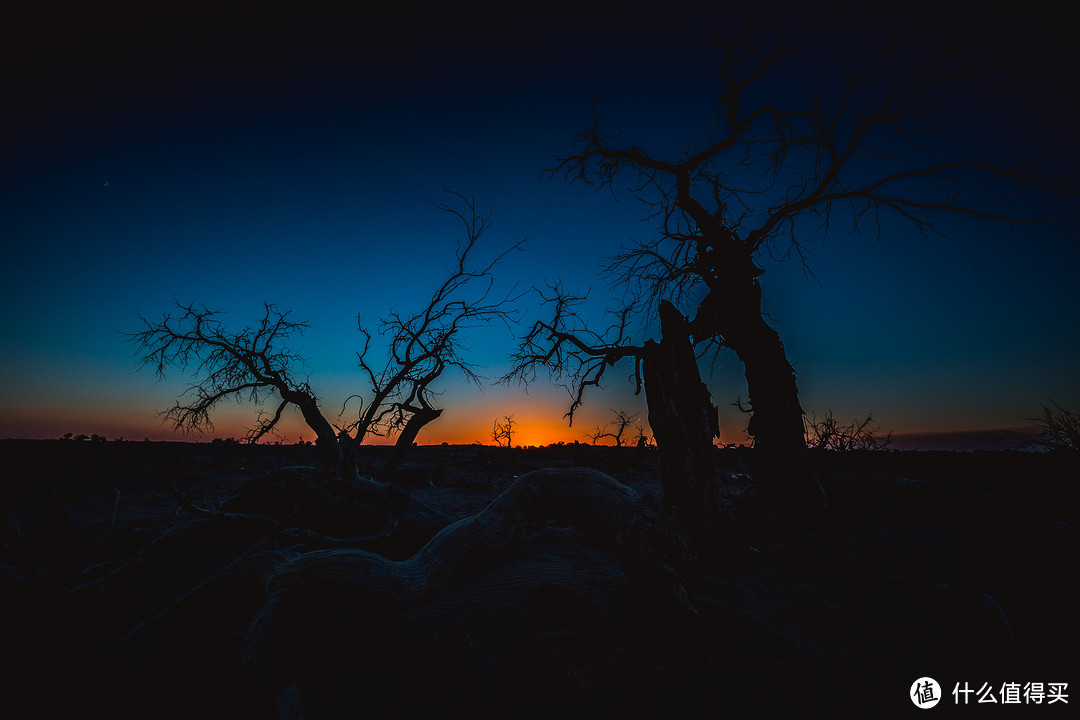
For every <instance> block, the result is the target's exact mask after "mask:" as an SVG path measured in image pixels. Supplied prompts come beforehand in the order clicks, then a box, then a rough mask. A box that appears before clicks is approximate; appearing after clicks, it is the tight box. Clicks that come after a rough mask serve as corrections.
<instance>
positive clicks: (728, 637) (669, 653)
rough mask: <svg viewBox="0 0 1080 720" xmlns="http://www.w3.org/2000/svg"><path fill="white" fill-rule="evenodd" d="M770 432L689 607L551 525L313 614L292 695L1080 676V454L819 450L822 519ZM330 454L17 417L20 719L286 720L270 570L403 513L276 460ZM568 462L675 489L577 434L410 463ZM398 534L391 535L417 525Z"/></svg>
mask: <svg viewBox="0 0 1080 720" xmlns="http://www.w3.org/2000/svg"><path fill="white" fill-rule="evenodd" d="M387 450H388V449H387V448H379V447H372V448H365V449H364V451H363V452H364V453H365V454H364V455H363V456H362V458H361V463H362V464H365V463H366V464H367V466H368V467H370V468H372V469H376V468H378V466H379V465H380V463H381V462H382V460H383V458H384V457H385V455H386V452H387ZM748 452H749V451H747V450H745V449H717V451H716V460H717V467H718V474H719V476H720V479H721V481H722V483H723V487H724V494H725V499H726V503H727V507H728V510H729V511H730V515H731V517H732V527H731V531H730V535H731V538H730V541H729V542H727V543H725V545H724V546H723V547H721V548H714V549H712V551H711V552H706V553H703V554H702V555H703V557H705V558H706V559H703V560H702V562H701V564H700V566H699V568H698V569H697V572H696V574H695V576H694V577H692V578H691V579H690V591H689V593H690V594H689V598H690V602H691V603H692V606H693V611H694V612H693V613H692V614H689V615H680V614H677V613H670V612H667V611H665V610H664V609H663V608H659V607H658V606H657V605H656V604H655V603H654V602H652V601H651V600H650V599H649V598H648V597H647V596H646V595H647V593H642V592H641V590H642V588H641V587H639V586H638V585H636V584H635V583H634V582H631V581H630V579H628V577H627V575H626V573H625V572H624V571H623V569H622V566H621V565H620V561H619V559H618V558H617V557H615V555H614V554H613V553H612V552H611V551H610V550H609V549H607V548H605V547H603V546H602V545H601V544H598V543H596V542H594V541H593V540H591V539H590V538H589V537H587V536H586V535H584V534H582V533H581V532H579V531H578V530H576V529H575V528H573V527H569V526H567V525H565V524H561V523H559V522H539V523H532V524H529V525H528V526H524V527H523V528H522V531H521V535H520V538H518V539H517V541H516V542H515V543H514V544H513V546H512V547H510V548H509V549H508V550H506V551H504V552H501V553H498V554H497V556H495V557H492V558H486V559H485V560H484V561H483V562H476V563H464V564H462V565H461V566H459V567H458V568H456V570H455V572H454V573H453V574H452V576H451V577H450V578H449V580H448V581H447V582H446V584H445V586H444V587H442V588H441V590H440V591H439V592H438V593H437V594H436V595H435V597H433V598H431V599H429V600H427V601H425V602H423V603H421V604H419V605H414V606H410V607H407V608H403V609H402V608H395V607H387V608H382V609H381V610H379V611H378V612H365V613H363V614H361V615H360V616H357V617H355V618H351V617H350V616H349V615H348V608H345V609H341V608H339V609H338V610H342V612H337V611H335V612H333V613H329V612H328V613H326V614H322V613H321V611H313V612H312V617H311V618H310V623H309V624H307V625H305V628H306V629H305V631H304V636H303V637H302V638H300V639H298V640H297V641H296V644H295V647H296V652H295V657H291V658H290V659H289V663H290V667H291V668H292V670H291V672H292V673H293V675H292V677H293V679H294V681H295V683H296V687H299V688H301V691H302V693H303V704H302V706H301V705H297V707H303V708H304V709H305V712H306V714H307V715H308V716H309V717H311V718H345V717H349V718H352V717H361V716H370V717H432V716H436V715H439V716H449V717H470V718H474V717H515V718H520V717H553V716H554V717H563V718H567V717H573V718H576V717H581V718H584V717H590V718H592V717H597V716H605V717H632V718H691V717H781V716H782V717H805V716H864V717H870V716H873V717H891V716H898V715H901V714H905V715H906V714H909V713H912V712H918V710H917V708H916V707H915V706H914V705H913V704H912V702H911V700H910V699H909V697H908V696H909V692H910V687H911V685H912V683H913V682H914V681H915V680H916V679H917V678H920V677H923V676H929V677H933V678H935V679H937V680H938V681H939V682H940V684H941V687H942V693H943V694H944V695H945V697H944V698H943V700H942V702H941V703H940V704H939V705H938V707H937V708H935V710H934V712H937V713H939V714H950V713H956V712H957V711H964V710H965V708H963V707H957V705H956V703H955V702H954V698H953V696H952V695H951V691H952V689H953V688H954V685H955V684H956V683H960V684H963V683H965V682H966V683H968V684H970V686H971V687H972V688H973V689H977V688H979V687H981V686H983V685H984V683H988V684H990V685H991V686H993V687H994V688H1001V687H1002V685H1003V684H1004V683H1020V684H1024V683H1029V682H1041V683H1070V685H1069V688H1071V689H1073V690H1075V689H1076V687H1077V685H1076V681H1077V679H1078V677H1077V670H1078V663H1077V660H1076V648H1077V642H1078V640H1080V624H1078V621H1077V613H1076V597H1077V594H1076V590H1075V587H1076V585H1075V573H1076V558H1077V557H1078V550H1080V504H1078V499H1080V480H1078V479H1080V463H1078V462H1077V459H1076V458H1075V457H1073V456H1067V455H1061V454H1036V453H1023V452H1013V451H1000V452H971V453H959V452H899V451H897V452H868V453H861V454H860V453H845V454H822V455H821V456H820V457H818V458H817V461H816V462H817V464H818V475H819V478H820V479H821V481H822V484H823V486H824V487H825V489H826V491H827V492H828V497H829V509H828V513H827V515H826V516H825V518H823V519H820V520H818V521H815V522H813V523H800V522H795V521H784V520H781V519H778V518H776V517H775V516H773V515H772V514H771V513H770V512H769V508H768V505H767V503H765V501H764V498H762V497H761V495H760V493H758V491H757V490H756V488H755V486H754V484H753V481H752V478H750V477H749V476H748V471H747V460H748ZM315 461H316V458H315V450H314V448H312V447H311V446H299V445H258V446H245V445H239V444H236V443H232V442H214V443H156V442H131V441H127V442H117V441H109V442H90V441H83V442H77V441H73V440H67V441H64V440H55V441H45V440H41V441H29V440H27V441H22V440H7V441H0V462H2V467H3V468H4V471H3V473H2V480H0V584H2V587H0V604H2V609H3V613H2V615H0V617H2V618H3V623H4V630H3V638H4V640H3V655H4V658H5V663H4V665H5V666H6V668H7V669H6V670H4V671H3V676H2V677H3V681H2V684H3V686H4V687H3V698H4V700H3V702H4V707H5V708H6V709H7V710H8V711H10V712H8V711H5V712H4V713H3V715H4V716H6V717H12V718H23V717H25V718H31V717H73V716H76V715H75V713H79V714H80V715H81V714H83V713H89V712H93V713H99V714H103V715H105V716H107V717H140V718H151V717H152V718H162V717H185V718H191V717H207V718H210V717H222V718H248V717H251V718H262V717H265V718H270V717H275V712H276V711H275V706H274V701H273V700H272V699H271V698H269V697H268V695H267V693H266V692H265V688H262V687H261V686H260V680H259V678H257V677H255V678H253V677H252V676H251V673H250V669H248V670H245V664H244V661H243V657H244V655H243V648H244V646H245V642H247V641H248V639H249V635H248V628H249V624H250V623H251V620H252V618H253V617H254V616H255V614H256V613H257V612H259V610H260V607H262V606H263V604H264V602H266V598H267V578H268V577H270V576H272V574H273V571H274V568H275V567H278V566H279V565H280V563H281V562H282V558H290V557H295V556H296V555H297V554H299V553H303V552H306V551H309V550H312V549H315V548H319V547H327V546H328V545H333V544H334V543H335V542H338V541H341V542H347V541H348V539H349V538H352V537H359V536H365V535H366V536H370V535H371V534H372V533H375V532H376V531H378V529H379V528H378V527H377V525H378V523H377V521H376V519H371V518H368V519H367V520H365V519H364V515H363V512H362V509H360V510H357V509H356V508H352V507H345V505H347V503H345V504H344V505H343V506H342V507H340V508H339V510H340V512H338V511H336V510H335V513H336V514H334V513H330V514H329V515H323V516H320V518H321V519H312V518H313V517H314V516H308V517H307V519H305V517H304V516H302V515H298V514H297V512H296V508H297V507H299V506H300V504H301V501H300V500H298V499H297V498H299V497H301V496H302V494H303V493H305V492H306V493H309V494H310V493H312V492H315V490H316V489H318V488H314V486H313V485H311V484H310V483H312V482H315V481H313V480H311V477H312V476H310V475H307V476H305V475H303V474H302V473H300V477H306V478H307V480H306V482H308V483H309V484H308V485H307V486H305V487H298V486H297V485H296V484H295V482H294V480H295V478H294V479H293V480H289V481H288V482H286V481H285V480H283V478H290V477H293V476H291V475H290V474H289V473H290V472H292V471H288V470H285V471H283V470H282V468H290V467H296V466H310V465H313V464H315ZM546 467H561V468H570V467H591V468H596V469H598V470H601V471H602V472H604V473H607V474H608V475H610V476H612V477H613V478H615V479H616V480H617V481H619V482H620V483H622V484H624V485H626V486H628V487H629V488H631V489H632V490H633V491H635V492H637V493H642V494H645V495H652V496H656V497H659V495H660V486H659V480H658V476H657V473H658V458H657V456H656V450H655V449H654V448H636V447H635V448H611V447H594V446H588V445H576V444H575V445H563V446H555V447H547V448H505V447H486V446H485V447H482V446H420V447H416V448H414V451H413V452H412V454H411V456H410V458H409V460H408V462H407V463H406V465H405V466H404V468H403V469H402V471H401V472H400V473H399V475H398V479H397V483H398V484H400V485H401V486H402V487H403V488H404V489H405V490H406V493H405V494H404V495H405V496H406V497H407V498H408V499H409V501H410V502H413V501H414V502H416V503H419V504H421V505H423V506H425V507H427V508H430V509H432V510H434V511H437V512H438V513H441V514H442V515H443V516H445V518H446V520H447V521H448V522H451V521H455V520H459V519H461V518H465V517H467V516H470V515H472V514H474V513H477V512H479V511H480V510H482V509H483V508H484V507H485V506H486V505H487V504H488V503H489V502H491V501H492V500H493V499H494V498H495V497H496V496H498V495H499V493H500V492H501V491H503V490H505V489H506V488H507V487H509V486H511V485H512V484H513V483H514V482H515V479H516V478H518V477H519V476H521V475H523V474H525V473H527V472H529V471H531V470H534V469H538V468H546ZM294 475H296V474H295V473H294ZM290 483H293V484H292V485H290ZM301 484H302V483H301ZM313 488H314V489H313ZM318 492H321V493H322V494H323V496H325V497H329V501H330V505H333V504H334V502H337V501H338V500H341V498H338V497H333V496H332V493H330V495H329V496H328V495H327V493H328V492H330V491H328V490H326V489H325V488H323V489H318ZM335 507H337V506H335ZM275 518H276V519H275ZM316 520H317V521H316ZM320 523H321V524H320ZM365 523H366V525H365ZM403 542H404V543H405V544H404V545H403V546H400V547H397V548H396V549H395V550H394V553H396V554H397V555H399V556H400V557H398V558H392V559H401V558H405V557H408V556H409V555H410V554H411V553H412V552H414V551H415V550H417V549H419V547H420V545H422V544H423V538H420V539H417V540H416V541H415V543H414V545H415V547H409V546H408V544H409V542H408V541H403ZM275 563H276V564H275ZM342 618H348V619H346V620H343V619H342ZM975 701H976V698H975V697H974V696H972V697H971V698H970V702H971V703H972V704H973V705H974V703H975ZM1075 702H1076V700H1074V699H1073V698H1071V697H1070V698H1069V703H1068V704H1065V703H1062V702H1058V703H1055V704H1054V705H1053V706H1050V705H1048V704H1046V703H1044V706H1043V707H1040V708H1038V709H1037V714H1036V712H1035V710H1036V709H1035V708H1029V709H1028V710H1027V712H1028V713H1030V714H1029V715H1028V716H1030V717H1035V716H1037V717H1042V716H1044V715H1047V716H1049V715H1055V714H1056V715H1062V714H1064V713H1065V712H1067V708H1068V707H1069V706H1070V705H1073V704H1075ZM996 707H997V709H998V710H999V711H1008V710H1012V711H1014V713H1013V714H1015V715H1017V716H1020V714H1021V713H1023V712H1024V711H1021V710H1019V708H1010V707H1005V706H1002V705H1001V704H999V705H997V706H996ZM966 710H968V711H970V713H971V714H977V715H979V716H982V715H985V714H987V713H989V712H992V711H991V710H990V709H989V706H987V705H974V706H973V707H968V708H966Z"/></svg>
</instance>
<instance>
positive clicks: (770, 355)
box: [512, 33, 1074, 513]
mask: <svg viewBox="0 0 1080 720" xmlns="http://www.w3.org/2000/svg"><path fill="white" fill-rule="evenodd" d="M715 44H716V47H717V48H718V50H719V52H720V63H719V65H720V67H719V74H718V76H719V79H720V84H721V89H720V93H719V97H718V99H717V100H718V102H717V106H716V107H717V113H716V114H715V115H714V116H713V117H712V118H711V119H710V121H709V123H708V125H707V128H708V135H707V136H706V137H705V139H704V141H703V142H701V143H699V144H697V145H689V146H688V147H687V149H686V150H685V151H683V152H681V153H679V154H677V155H676V156H674V157H668V158H664V157H660V156H657V155H654V154H651V153H650V152H649V151H648V150H646V149H645V148H643V147H640V146H638V145H635V144H633V143H624V142H622V141H621V140H620V139H619V137H618V136H616V135H610V134H606V133H605V132H603V131H602V130H601V129H600V122H599V119H598V116H597V110H596V107H595V106H594V108H593V114H592V118H593V122H592V125H591V126H590V127H588V128H587V129H586V130H584V131H583V132H581V133H580V134H579V135H578V136H577V138H576V141H575V147H574V149H573V152H572V153H571V154H569V155H567V156H566V157H563V158H560V159H559V160H558V163H557V165H556V167H555V168H553V169H552V171H551V172H552V173H553V174H556V175H562V176H564V177H566V178H568V179H569V180H570V181H571V182H574V181H580V182H583V183H585V184H588V185H591V186H594V187H597V188H606V189H610V190H611V191H612V192H614V191H615V189H616V188H615V186H616V183H617V182H621V181H624V180H625V181H626V182H627V185H628V188H629V192H630V193H631V194H632V195H633V196H634V197H636V198H637V199H639V200H640V201H642V202H643V203H645V205H646V206H647V207H648V208H649V216H650V217H651V218H653V219H654V220H655V222H656V225H657V230H658V232H657V234H656V236H655V237H654V238H652V239H649V240H646V241H641V242H636V243H633V244H631V245H630V246H627V247H624V249H623V250H622V251H621V252H620V253H619V254H618V255H617V256H616V257H614V258H612V259H611V261H610V263H609V265H608V268H607V271H608V273H609V277H610V278H611V280H612V282H613V285H615V286H618V287H621V288H623V289H624V291H625V292H626V293H627V296H628V297H630V298H632V302H629V303H625V304H624V306H623V307H622V308H620V309H619V310H617V311H616V312H615V317H616V318H617V322H616V323H615V324H614V325H613V326H612V327H611V328H608V330H607V331H606V332H601V333H592V332H589V330H588V327H587V324H586V323H584V322H582V321H581V318H579V317H577V316H576V315H575V314H574V312H573V309H574V303H575V301H577V300H579V298H574V297H573V296H571V295H569V294H567V293H565V292H562V291H561V288H555V291H554V292H553V293H549V294H546V295H543V300H544V302H545V303H547V304H548V305H549V306H550V307H552V308H554V313H553V316H552V319H551V320H550V321H545V322H541V323H537V324H535V325H534V326H533V329H532V331H531V332H530V333H529V334H528V335H526V336H525V337H524V338H523V341H522V345H521V348H520V350H519V352H518V354H517V356H516V360H517V363H516V365H515V368H514V371H513V373H512V375H513V376H514V377H517V378H519V379H522V380H525V381H528V380H530V379H531V377H532V376H531V374H532V373H534V372H535V369H536V368H537V367H545V368H547V369H548V370H552V371H554V373H555V375H556V376H557V377H562V378H563V379H564V380H568V381H569V385H570V388H571V395H572V398H573V400H572V404H571V408H570V413H568V414H569V415H570V416H571V417H572V413H573V411H574V410H575V409H576V408H577V407H578V406H580V404H581V402H582V398H583V393H584V391H585V390H586V389H587V388H588V387H593V386H598V385H599V381H600V379H601V377H602V376H603V374H604V372H605V371H606V369H607V368H608V367H610V366H612V365H614V364H615V363H616V362H618V361H619V360H622V359H625V358H627V357H633V358H634V359H635V362H636V368H635V375H636V377H637V378H638V379H639V380H640V379H642V378H643V375H644V376H645V386H646V391H648V384H649V383H648V378H647V376H648V374H649V371H648V365H649V353H648V352H647V351H648V348H649V344H648V343H649V342H650V341H646V342H635V341H634V340H633V339H632V337H631V335H632V333H631V332H629V321H630V320H632V319H634V320H640V319H641V318H640V317H639V316H641V315H642V314H644V315H645V316H647V317H654V315H653V313H656V314H658V315H659V316H660V318H661V321H662V322H661V325H663V320H664V316H665V315H667V317H668V318H669V323H668V324H669V326H671V327H676V326H678V327H680V328H681V326H682V322H681V321H680V319H681V320H682V321H686V322H687V323H688V327H689V337H688V339H687V340H686V341H684V340H683V339H681V337H677V336H672V337H670V338H669V337H667V332H668V331H667V330H665V329H664V328H663V327H661V334H662V336H664V337H665V340H670V341H671V343H672V347H674V346H676V345H680V344H682V343H683V342H688V343H691V344H692V345H693V346H694V347H695V348H696V350H697V352H698V353H699V354H700V355H702V356H703V355H704V354H706V353H707V352H709V351H710V350H711V351H713V352H719V351H720V350H726V349H730V350H732V351H734V352H735V354H736V355H737V356H738V358H739V359H740V360H741V361H742V363H743V365H744V368H745V376H746V382H747V388H748V391H749V404H750V407H749V410H750V412H751V417H750V422H749V427H748V430H747V431H748V433H749V434H750V435H751V436H752V437H753V439H754V449H755V451H754V466H753V474H754V477H755V479H756V480H757V481H758V482H760V483H761V484H762V485H764V486H765V487H766V488H768V489H769V490H770V491H771V493H772V495H773V497H774V500H775V501H776V502H777V504H778V505H779V506H781V508H782V509H783V508H786V509H789V510H791V511H793V512H799V513H802V512H808V511H813V509H815V508H823V507H824V504H825V497H824V493H823V492H822V490H821V488H820V485H819V484H818V483H817V481H816V479H815V478H814V477H813V475H812V473H811V472H810V471H809V467H808V463H807V458H806V452H807V450H806V443H805V437H804V427H803V414H804V413H803V409H802V406H801V405H800V402H799V392H798V386H797V383H796V379H795V372H794V370H793V369H792V366H791V363H790V362H789V360H788V357H787V353H786V351H785V349H784V344H783V342H782V341H781V339H780V336H779V334H778V333H777V331H776V330H775V329H774V328H773V327H772V326H771V325H770V324H769V322H767V321H766V317H765V315H764V313H763V312H762V306H761V285H760V284H759V280H758V278H759V277H760V276H761V275H762V274H763V273H764V272H765V270H764V266H765V265H767V261H769V260H773V261H779V260H785V259H788V258H792V257H794V258H797V259H799V260H800V261H802V262H803V264H804V267H808V266H807V262H808V252H807V245H806V243H807V242H808V241H809V240H810V239H811V238H814V239H817V240H820V239H822V238H823V237H825V236H827V234H828V231H829V230H830V228H831V226H832V223H833V222H834V221H836V220H838V219H840V218H842V217H846V218H847V219H848V220H849V221H850V223H851V225H852V227H854V229H855V230H858V231H865V230H869V231H870V233H871V234H872V235H875V236H880V235H881V234H882V218H883V217H884V216H886V215H892V216H894V217H896V218H898V219H899V220H901V221H903V222H906V223H908V224H909V225H910V226H912V227H913V228H914V229H915V230H916V231H918V232H919V233H922V234H929V233H932V232H935V231H936V230H937V227H936V223H937V222H938V220H939V219H940V218H942V217H946V216H956V217H963V218H969V219H975V220H985V221H996V222H1001V223H1007V224H1012V225H1017V224H1021V223H1023V222H1028V221H1025V220H1021V219H1017V218H1015V217H1013V216H1012V215H1010V214H1009V213H1008V212H1007V210H1005V209H1002V203H1003V202H1004V201H1005V200H1007V199H1008V197H1009V193H1010V192H1013V191H1020V190H1035V191H1055V192H1062V191H1067V192H1073V191H1074V189H1073V187H1072V186H1071V185H1069V184H1068V183H1066V182H1065V181H1063V180H1060V179H1057V178H1053V177H1048V176H1046V175H1043V174H1041V173H1039V172H1037V171H1036V170H1035V169H1034V168H1030V167H1012V166H1009V167H1006V166H1001V165H995V164H993V163H990V162H986V161H984V160H982V159H976V160H974V161H969V160H963V159H954V158H951V157H948V156H946V155H945V154H943V153H941V152H937V151H936V150H935V149H934V148H931V147H930V146H929V141H928V138H930V137H933V136H934V134H935V133H938V131H940V130H941V129H942V125H941V118H942V115H943V110H944V109H943V107H942V98H944V97H947V96H948V93H949V91H950V89H951V88H952V87H953V85H954V84H955V83H957V82H959V81H960V80H961V79H962V78H963V77H964V75H965V71H964V70H963V69H962V68H958V67H956V58H955V56H951V55H948V54H946V55H944V56H942V57H937V58H934V59H932V60H931V61H930V62H927V63H926V64H925V66H923V67H921V68H918V69H915V70H911V69H909V68H904V69H902V70H900V71H893V70H892V69H891V68H890V61H891V57H890V55H889V54H888V53H883V54H882V55H881V56H879V57H877V58H874V59H873V60H872V61H871V62H870V63H868V64H867V66H866V67H865V68H864V69H863V70H862V71H860V72H855V73H852V72H846V71H845V75H844V77H846V83H845V84H844V85H843V87H841V88H840V89H839V91H836V92H829V91H828V90H826V91H823V92H822V93H821V94H819V95H817V96H816V97H812V98H810V99H809V100H807V101H800V102H798V103H796V104H794V105H790V106H786V105H785V103H788V98H787V97H786V96H784V95H778V96H776V97H773V98H771V99H770V100H762V99H759V98H760V97H761V95H760V93H757V90H758V89H759V87H763V84H762V83H763V78H764V77H765V76H766V75H767V73H769V72H770V71H771V70H773V69H774V66H775V65H776V64H777V63H778V62H780V61H781V59H782V58H784V57H785V56H786V55H787V54H788V50H789V48H788V47H787V46H785V45H782V44H780V43H776V44H775V47H773V48H771V49H770V50H768V51H765V52H763V51H761V50H760V49H759V48H757V47H755V46H754V45H752V44H751V43H750V42H749V41H748V40H747V35H746V33H744V34H743V35H740V36H739V37H738V38H736V39H735V40H734V41H730V42H721V41H717V42H716V43H715ZM1031 222H1043V221H1042V220H1032V221H1031ZM665 304H667V305H666V307H667V310H665ZM680 333H681V330H680ZM654 377H656V379H657V381H658V382H661V383H662V382H664V380H663V376H662V375H660V376H654ZM686 387H687V388H689V390H688V391H690V392H696V390H694V389H693V388H696V387H697V385H696V383H693V382H691V383H690V384H688V385H686ZM702 387H703V386H702ZM706 392H707V391H706ZM702 407H704V405H702ZM649 408H650V424H651V425H652V427H653V430H654V432H655V433H656V437H657V443H658V445H659V447H660V449H661V455H662V456H663V453H664V444H663V439H662V438H663V436H664V435H665V434H666V431H665V429H664V428H662V427H660V426H658V423H656V422H653V418H652V415H653V413H654V412H656V411H657V408H656V407H655V406H654V402H653V399H652V398H650V400H649ZM692 412H693V413H697V412H698V411H697V410H694V411H692ZM706 412H707V409H706ZM698 427H699V428H704V431H705V432H708V431H709V427H710V423H708V422H705V423H700V424H698ZM684 432H697V430H691V429H684Z"/></svg>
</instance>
